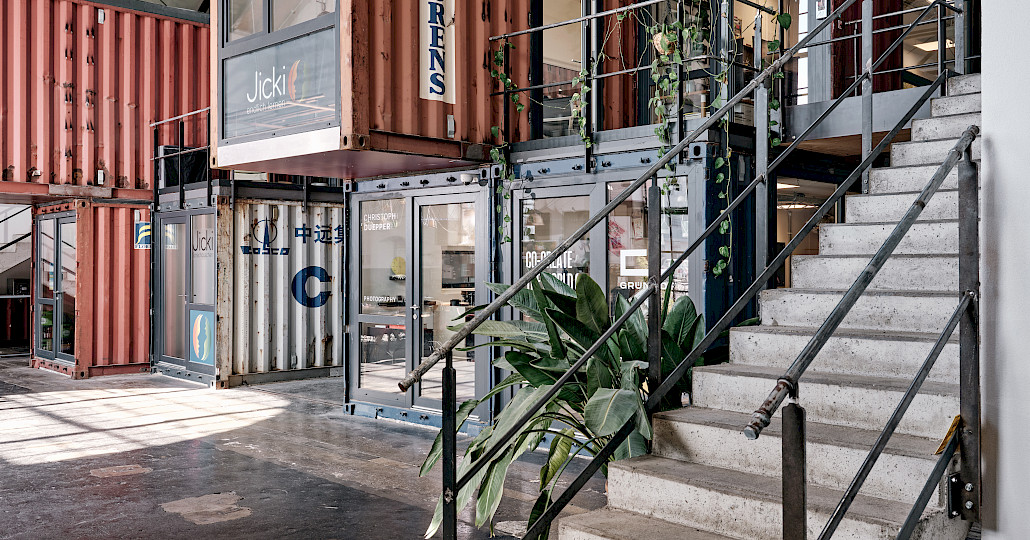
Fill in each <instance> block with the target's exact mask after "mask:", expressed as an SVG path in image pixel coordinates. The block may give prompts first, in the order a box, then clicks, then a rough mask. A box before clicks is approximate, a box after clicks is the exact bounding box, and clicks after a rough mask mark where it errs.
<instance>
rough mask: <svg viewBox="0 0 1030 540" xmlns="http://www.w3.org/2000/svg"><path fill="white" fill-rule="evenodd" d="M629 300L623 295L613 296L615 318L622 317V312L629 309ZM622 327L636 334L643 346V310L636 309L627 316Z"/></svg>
mask: <svg viewBox="0 0 1030 540" xmlns="http://www.w3.org/2000/svg"><path fill="white" fill-rule="evenodd" d="M629 308H630V301H629V300H627V299H626V298H625V297H624V296H622V295H619V296H617V297H616V298H615V317H614V318H615V319H618V318H619V317H622V315H623V313H626V312H627V311H629ZM623 328H626V329H627V330H630V331H631V332H633V334H634V335H636V337H637V339H638V340H640V343H641V344H642V345H643V346H646V343H647V319H645V318H644V310H643V309H642V308H641V309H638V310H636V311H634V312H633V314H632V315H630V316H629V319H628V320H627V321H626V324H625V326H624V327H623Z"/></svg>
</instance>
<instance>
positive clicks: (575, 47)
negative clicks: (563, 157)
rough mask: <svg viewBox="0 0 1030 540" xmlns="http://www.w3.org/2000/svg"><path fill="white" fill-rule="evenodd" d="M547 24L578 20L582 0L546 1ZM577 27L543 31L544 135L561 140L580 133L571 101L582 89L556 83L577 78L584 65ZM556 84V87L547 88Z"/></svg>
mask: <svg viewBox="0 0 1030 540" xmlns="http://www.w3.org/2000/svg"><path fill="white" fill-rule="evenodd" d="M543 5H544V13H543V22H544V24H545V25H546V24H553V23H556V22H561V21H567V20H570V19H575V18H577V17H579V16H580V15H581V9H582V8H581V7H580V0H550V1H548V2H543ZM580 32H581V27H580V25H578V24H571V25H566V26H559V27H557V28H552V29H550V30H544V32H543V42H544V43H543V70H542V73H543V81H541V82H542V83H543V84H544V85H545V87H544V89H543V112H544V115H543V116H544V132H543V136H544V137H545V138H547V137H561V136H565V135H572V134H574V133H578V132H579V128H578V127H576V126H574V125H573V124H574V120H573V118H572V116H573V115H572V112H573V111H572V108H571V107H570V105H571V104H570V101H571V98H572V94H573V93H575V92H579V91H580V88H579V87H576V88H573V87H572V85H571V84H562V85H555V83H559V82H564V81H571V80H573V79H575V78H576V77H577V76H578V75H579V72H580V71H582V69H583V66H582V62H583V57H582V55H583V52H582V51H583V39H582V37H581V35H580ZM548 85H554V86H548Z"/></svg>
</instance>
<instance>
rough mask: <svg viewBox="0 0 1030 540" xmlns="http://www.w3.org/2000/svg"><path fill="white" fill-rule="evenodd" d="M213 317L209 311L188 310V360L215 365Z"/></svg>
mask: <svg viewBox="0 0 1030 540" xmlns="http://www.w3.org/2000/svg"><path fill="white" fill-rule="evenodd" d="M214 319H215V316H214V313H211V312H210V311H198V310H194V309H191V310H190V362H193V363H196V364H207V365H209V366H213V365H215V351H214V349H215V347H214V330H215V321H214Z"/></svg>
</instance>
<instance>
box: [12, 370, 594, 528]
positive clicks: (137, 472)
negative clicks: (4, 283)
mask: <svg viewBox="0 0 1030 540" xmlns="http://www.w3.org/2000/svg"><path fill="white" fill-rule="evenodd" d="M341 385H342V380H341V379H321V380H313V381H295V382H286V383H276V384H268V385H260V386H252V387H247V388H239V389H233V390H222V391H215V390H211V389H208V388H206V387H203V386H200V385H196V384H193V383H189V382H184V381H180V380H176V379H172V378H167V377H163V376H160V375H128V376H112V377H97V378H93V379H89V380H85V381H73V380H71V379H69V378H67V377H64V376H62V375H58V374H55V373H51V372H47V371H41V370H33V369H31V368H28V367H27V362H26V360H25V359H16V358H4V359H0V538H4V539H7V538H17V539H40V538H63V539H66V538H76V539H93V538H98V539H99V538H188V539H191V540H199V539H208V538H283V537H292V538H326V539H328V538H339V539H350V538H354V539H365V538H421V537H422V534H423V533H424V531H425V528H426V526H427V525H428V523H429V521H430V519H431V517H432V511H433V508H434V507H435V505H436V499H437V496H438V494H439V490H440V476H439V471H438V470H434V471H433V472H432V473H430V475H429V476H428V477H426V478H419V477H418V467H419V465H420V464H421V462H422V460H423V459H424V457H425V454H426V452H427V450H428V449H429V446H430V444H431V442H432V439H433V437H434V436H435V431H434V430H428V429H425V428H421V427H418V426H413V425H409V424H402V423H397V422H392V421H388V420H370V419H365V418H359V417H354V416H349V415H346V414H344V413H343V412H342V403H341V400H342V386H341ZM545 458H546V455H542V454H541V453H540V452H538V453H536V454H533V455H528V456H526V457H525V458H524V459H523V460H521V461H520V462H519V463H516V464H515V465H514V466H513V467H512V471H513V472H512V474H511V475H510V476H509V479H508V482H507V483H506V484H505V498H504V501H503V502H502V503H501V507H500V509H499V510H498V513H497V521H496V523H495V528H494V533H495V534H496V536H497V537H499V538H506V537H510V536H508V535H510V534H512V533H516V532H517V530H518V527H519V526H520V525H521V526H523V527H524V520H525V517H526V516H527V515H528V513H529V509H530V507H531V505H532V503H533V500H535V498H536V490H537V486H536V482H537V480H536V479H537V478H538V471H539V465H540V464H541V463H542V461H543V460H544V459H545ZM582 465H583V464H582V463H577V464H576V466H582ZM603 490H604V481H603V479H600V478H595V479H593V480H591V482H590V483H588V485H587V488H586V489H585V490H584V491H583V492H582V493H580V494H579V495H578V496H577V497H576V499H574V500H573V503H572V505H571V506H570V507H569V509H568V512H569V513H579V512H583V511H586V510H590V509H593V508H597V507H600V506H603V505H604V503H605V498H604V493H603ZM462 520H463V523H462V526H461V531H460V537H462V538H487V537H489V536H490V531H489V529H488V528H486V527H484V529H482V530H477V529H475V528H474V527H473V526H472V523H471V522H472V515H471V513H470V512H465V513H464V514H463V516H462Z"/></svg>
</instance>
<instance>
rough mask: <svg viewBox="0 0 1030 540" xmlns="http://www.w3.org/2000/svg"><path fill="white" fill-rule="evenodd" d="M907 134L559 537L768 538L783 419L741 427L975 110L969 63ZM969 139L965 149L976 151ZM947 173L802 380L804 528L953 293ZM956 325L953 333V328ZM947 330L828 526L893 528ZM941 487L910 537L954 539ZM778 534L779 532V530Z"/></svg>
mask: <svg viewBox="0 0 1030 540" xmlns="http://www.w3.org/2000/svg"><path fill="white" fill-rule="evenodd" d="M948 89H949V92H948V94H949V95H948V97H944V98H939V99H935V100H934V101H933V104H932V112H933V117H932V118H929V119H925V120H916V121H914V122H913V125H912V141H911V142H905V143H896V144H894V145H893V146H892V148H891V164H892V166H891V167H890V168H886V169H878V170H874V171H873V172H872V174H871V183H870V193H869V194H867V195H854V196H850V197H848V200H847V216H848V223H846V224H836V225H823V226H822V227H821V228H820V231H819V236H820V255H818V256H809V257H800V256H799V257H794V258H793V263H792V264H793V268H792V269H793V274H792V275H793V285H794V288H792V289H778V290H769V291H765V292H764V293H763V294H762V296H761V299H760V302H761V315H762V324H761V326H755V327H744V328H738V329H734V330H733V331H731V333H730V362H729V363H728V364H723V365H718V366H710V367H704V368H697V369H695V370H694V388H693V404H692V406H690V407H687V408H684V409H680V410H677V411H672V412H667V413H662V414H658V415H656V416H655V423H654V429H655V438H654V449H653V453H652V454H651V455H648V456H642V457H639V458H635V459H631V460H626V461H620V462H616V463H613V464H612V465H611V466H610V469H609V480H608V506H607V507H606V508H604V509H602V510H598V511H595V512H590V513H586V514H580V515H578V516H573V517H569V518H564V519H562V520H561V521H560V523H559V527H558V529H559V538H561V539H562V540H588V539H589V540H597V539H613V540H614V539H620V540H621V539H627V540H628V539H636V540H639V539H649V538H680V539H685V540H716V539H738V540H766V539H778V538H780V537H781V535H782V523H781V512H782V509H781V505H780V497H781V494H780V433H781V432H780V423H779V418H778V415H777V417H776V418H774V419H773V423H772V425H770V426H769V428H767V429H766V430H765V431H764V432H763V433H762V436H761V437H760V438H759V439H758V440H756V441H748V440H747V439H745V437H744V435H743V434H742V430H743V428H744V426H745V425H747V423H748V421H749V420H750V416H751V413H752V412H753V411H754V410H755V408H757V407H758V406H759V405H760V404H761V403H762V401H763V400H764V399H765V397H766V396H767V395H768V393H769V391H770V390H772V388H773V386H774V385H775V382H776V379H777V378H778V377H779V376H780V375H782V374H783V372H784V370H785V369H786V368H787V366H789V365H790V364H791V363H792V362H793V361H794V359H795V358H796V357H797V355H798V353H799V352H800V351H801V349H802V348H803V347H804V346H805V345H806V344H807V343H808V341H809V339H810V338H811V337H812V335H813V334H814V333H815V329H816V328H817V327H818V326H819V325H820V324H821V323H822V322H823V320H824V319H825V318H826V316H827V315H828V314H829V312H830V310H831V309H833V307H834V306H835V305H836V303H837V301H838V300H840V298H841V296H842V295H843V294H844V291H846V290H847V289H848V288H849V287H850V286H851V284H852V282H853V281H854V279H855V278H856V277H857V275H858V273H859V271H860V270H861V269H862V268H863V267H864V266H865V264H866V263H868V261H869V258H870V257H871V256H872V254H873V253H874V252H875V251H876V250H877V249H878V248H879V247H880V245H881V244H882V242H883V241H884V239H885V238H886V237H887V235H888V233H889V232H890V231H891V230H892V229H893V228H894V226H895V224H896V221H897V220H898V219H900V217H901V215H902V214H903V213H904V212H905V211H906V210H907V209H908V207H909V205H911V204H912V202H913V201H914V200H915V198H916V196H917V192H919V191H920V190H922V188H923V187H924V185H925V184H926V183H927V182H928V181H929V179H930V177H931V175H932V174H933V172H934V171H935V170H936V168H937V165H939V164H940V163H941V162H942V161H943V159H944V156H945V154H946V153H947V151H948V150H950V149H951V148H952V147H953V146H954V144H955V142H956V141H957V140H958V137H959V136H960V134H961V133H962V132H963V131H964V130H965V129H966V128H968V127H969V126H970V125H972V124H977V125H979V124H980V95H979V92H980V78H979V76H978V75H972V76H965V77H958V78H955V79H952V80H951V81H949V83H948ZM979 152H980V145H979V141H977V143H976V145H975V148H974V159H979ZM956 182H957V174H956V173H955V172H954V171H953V172H952V174H951V176H950V177H949V178H948V180H947V181H946V182H945V184H944V187H943V188H942V190H943V191H941V192H939V193H938V194H937V195H936V196H934V198H933V200H932V201H931V203H930V204H929V206H927V208H926V210H925V211H924V212H923V215H922V216H921V221H920V222H918V223H917V224H916V225H915V226H914V227H913V228H912V230H911V232H909V234H908V237H907V238H906V240H905V241H903V242H902V243H901V245H900V246H899V249H898V250H897V252H896V255H895V256H894V257H892V259H891V261H890V262H889V263H888V264H887V266H886V267H885V268H884V269H883V270H882V271H881V272H880V274H879V275H878V276H877V278H876V279H875V280H874V281H873V283H872V286H871V287H870V290H869V291H867V292H866V294H865V295H864V297H863V298H862V300H861V301H859V303H858V304H857V305H856V306H855V308H854V309H853V310H852V312H851V314H850V315H849V316H848V317H847V318H845V320H844V322H843V324H842V325H841V327H840V329H839V330H838V331H837V332H836V334H835V335H834V337H833V338H832V339H831V340H830V341H829V343H828V344H827V346H826V347H825V348H824V349H823V351H822V353H821V354H820V355H819V357H818V358H817V359H816V361H815V363H814V364H813V365H812V369H811V370H810V371H809V372H808V373H807V374H806V375H805V376H804V377H803V378H802V379H801V404H802V405H803V406H804V407H805V408H806V410H807V412H808V449H807V451H808V484H809V488H808V489H809V491H808V505H809V506H808V530H809V538H813V539H814V538H817V536H818V534H819V532H820V531H821V530H822V527H823V526H824V525H825V523H826V521H827V520H828V519H829V516H830V514H831V513H832V511H833V509H834V508H835V507H836V505H837V503H838V502H839V500H840V498H841V496H842V494H843V490H844V489H845V488H846V487H847V485H848V484H849V483H850V482H851V479H852V478H853V477H854V475H855V473H856V472H857V470H858V468H859V466H860V464H861V462H862V460H863V459H864V458H865V456H866V454H867V453H868V451H869V449H870V448H871V447H872V444H873V442H874V440H875V439H876V437H877V436H878V435H879V432H880V430H882V429H883V426H884V424H885V423H886V421H887V418H888V417H889V416H890V414H891V413H892V412H893V410H894V408H895V407H896V406H897V404H898V402H899V401H900V399H901V396H902V394H903V393H904V391H905V390H906V388H907V387H908V385H909V384H910V382H911V379H912V377H913V376H914V375H915V372H916V371H917V369H918V367H919V366H920V365H921V364H922V362H923V360H925V358H926V356H927V354H929V352H930V349H931V348H932V346H933V343H934V341H935V340H936V337H937V335H938V334H939V332H940V331H941V330H942V329H943V327H944V325H945V323H946V321H947V319H948V318H949V316H950V315H951V313H952V311H953V310H954V308H955V306H956V305H957V304H958V301H959V295H958V256H957V253H958V222H957V217H958V216H957V214H958V205H957V192H956V191H955V190H956V187H957V186H956ZM956 337H957V336H956ZM958 410H959V399H958V343H957V340H954V339H953V341H952V342H951V343H949V344H948V345H947V346H946V347H945V349H944V352H943V354H942V356H941V357H940V359H939V360H938V362H937V365H936V366H935V368H934V370H933V372H932V373H931V374H930V377H929V379H928V380H927V382H926V383H925V384H924V386H923V388H922V390H921V392H920V394H919V395H918V396H917V398H916V399H915V401H914V403H913V404H912V406H911V408H910V409H909V411H908V413H907V414H906V415H905V418H904V420H903V421H902V423H901V425H900V426H899V428H898V430H897V431H896V433H895V435H894V437H893V438H892V439H891V442H890V444H889V445H888V447H887V450H886V451H885V452H884V454H883V455H882V456H881V457H880V460H879V462H878V463H877V465H876V467H875V468H874V469H873V472H872V474H871V475H870V477H869V479H868V480H867V481H866V484H865V486H864V487H863V489H862V491H861V494H860V495H859V496H858V498H857V500H856V501H855V503H854V504H853V505H852V507H851V509H850V511H849V512H848V514H847V515H846V517H845V519H844V521H843V522H842V523H841V525H840V527H839V528H838V530H837V533H836V534H835V536H834V538H836V539H854V540H871V539H893V538H895V536H896V534H897V531H898V530H899V528H900V527H901V524H902V523H903V522H904V520H905V518H906V516H907V515H908V512H909V510H910V509H911V507H912V504H913V503H914V502H915V499H916V496H917V494H918V493H919V491H920V489H921V488H922V486H923V483H924V482H925V481H926V479H927V477H928V476H929V474H930V471H931V470H932V469H933V465H934V463H935V461H936V457H935V456H934V452H935V450H936V449H937V446H938V445H939V444H940V441H941V439H942V438H944V436H945V434H946V433H947V431H948V427H949V425H950V424H951V421H952V418H953V417H954V416H955V415H957V414H958ZM943 493H944V491H943V489H942V490H941V491H940V492H939V494H938V497H935V498H934V499H932V500H931V502H930V505H929V507H928V508H927V510H926V512H925V513H924V514H923V517H922V521H921V523H920V526H919V527H918V528H917V530H916V534H915V536H914V537H915V538H920V539H927V540H929V539H933V540H949V539H960V538H965V535H966V533H967V531H968V529H969V524H968V523H966V522H962V521H960V520H957V519H948V517H947V516H946V512H945V510H944V507H943V505H944V497H943ZM787 540H790V539H787Z"/></svg>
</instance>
